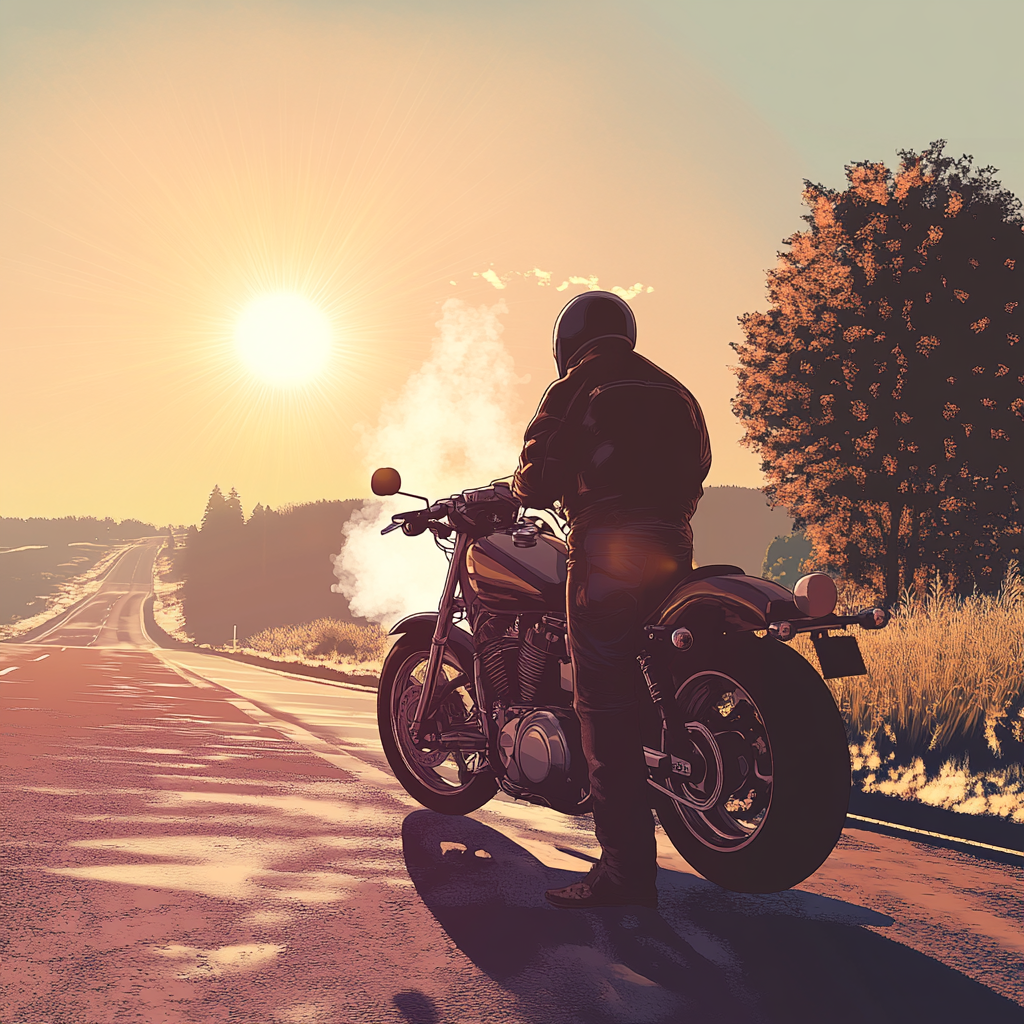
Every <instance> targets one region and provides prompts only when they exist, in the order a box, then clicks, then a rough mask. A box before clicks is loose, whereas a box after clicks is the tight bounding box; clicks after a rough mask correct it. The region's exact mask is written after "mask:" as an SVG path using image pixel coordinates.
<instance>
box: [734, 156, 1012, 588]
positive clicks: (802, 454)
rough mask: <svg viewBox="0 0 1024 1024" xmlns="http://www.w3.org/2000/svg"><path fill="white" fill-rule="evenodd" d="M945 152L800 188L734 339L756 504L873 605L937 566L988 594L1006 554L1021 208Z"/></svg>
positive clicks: (986, 174)
mask: <svg viewBox="0 0 1024 1024" xmlns="http://www.w3.org/2000/svg"><path fill="white" fill-rule="evenodd" d="M944 145H945V143H944V142H942V141H939V142H935V143H932V145H931V146H929V147H928V148H927V149H925V150H924V151H923V152H921V153H914V152H908V151H904V152H901V153H900V154H899V156H900V158H901V159H900V166H899V169H898V171H896V172H895V173H893V172H892V171H890V170H889V169H888V168H887V167H886V166H885V165H884V164H880V163H858V164H853V165H850V166H848V167H847V168H846V176H847V179H848V187H847V188H846V189H845V191H842V192H838V191H833V190H830V189H826V188H824V187H822V186H820V185H812V184H811V183H810V182H805V191H804V201H805V203H806V204H807V206H808V207H809V208H810V211H811V212H810V214H809V215H807V216H805V217H804V220H805V221H806V222H807V224H808V225H809V227H808V230H806V231H799V232H797V233H796V234H794V235H792V236H791V237H790V238H788V239H786V244H787V245H788V246H789V250H788V251H787V252H783V253H780V254H779V264H778V267H777V268H776V269H775V270H773V271H771V272H769V274H768V295H769V299H770V303H771V305H770V308H769V309H768V311H767V312H763V313H748V314H746V315H745V316H743V317H741V318H740V323H741V325H742V328H743V332H744V335H745V340H744V341H742V342H739V343H736V344H734V345H733V348H734V349H735V350H736V352H737V354H738V356H739V366H737V367H734V372H735V373H736V374H737V377H738V394H737V396H736V398H735V399H734V402H733V410H734V412H735V413H736V415H737V416H739V417H740V418H741V419H742V420H743V421H744V425H745V428H746V434H745V438H744V443H745V444H746V445H748V446H750V447H752V448H754V449H755V450H756V451H757V452H758V453H759V454H760V455H761V458H762V469H763V471H764V472H765V474H766V476H767V478H768V481H769V483H768V486H767V487H766V493H767V494H768V496H769V498H770V499H771V500H772V502H773V503H774V504H781V505H785V506H786V507H788V508H789V509H790V511H791V512H792V513H793V514H794V515H795V516H796V518H797V522H798V524H799V525H803V526H804V527H805V529H806V531H807V535H808V537H809V538H810V539H811V541H812V544H813V553H812V558H813V559H814V562H815V564H817V565H819V566H821V567H827V568H830V569H833V570H837V571H839V572H842V573H844V574H845V575H846V576H847V577H848V578H851V579H853V580H855V581H856V582H858V583H860V584H862V585H867V586H871V587H872V588H874V589H875V590H876V591H877V592H879V593H881V594H884V597H885V600H886V601H887V602H889V603H890V604H891V603H892V602H894V601H895V600H896V599H897V598H898V596H899V594H900V592H901V590H902V589H903V588H905V587H910V586H915V585H916V586H917V587H920V586H921V585H922V584H923V583H924V582H925V580H926V578H927V577H929V576H930V575H932V574H933V573H935V572H938V573H940V574H941V575H942V576H943V578H944V579H945V580H946V582H947V583H948V584H950V585H952V586H953V587H954V588H956V589H957V590H958V591H960V592H964V591H965V590H970V589H972V588H973V587H974V586H978V587H979V588H980V589H983V590H991V589H994V587H996V586H998V583H999V581H1000V580H1001V578H1002V575H1003V571H1004V569H1005V567H1006V564H1007V562H1008V561H1009V559H1011V558H1016V557H1019V555H1020V547H1021V537H1022V516H1021V505H1022V502H1024V495H1022V488H1021V482H1022V476H1024V455H1022V452H1024V345H1021V334H1022V329H1024V309H1022V308H1021V302H1022V300H1024V296H1022V294H1021V293H1022V291H1024V276H1022V275H1024V233H1022V232H1024V221H1022V217H1021V213H1020V208H1021V204H1020V201H1019V200H1018V199H1016V198H1015V197H1014V196H1013V195H1012V194H1011V193H1010V192H1008V191H1007V190H1005V189H1003V188H1002V187H1001V186H1000V184H999V182H998V181H996V180H995V178H994V174H995V169H994V168H991V167H984V168H980V169H979V168H975V167H974V166H973V159H972V158H971V157H968V156H964V157H962V158H960V159H953V158H951V157H948V156H946V155H944V154H943V147H944Z"/></svg>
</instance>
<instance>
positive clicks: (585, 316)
mask: <svg viewBox="0 0 1024 1024" xmlns="http://www.w3.org/2000/svg"><path fill="white" fill-rule="evenodd" d="M599 338H621V339H622V340H623V341H628V342H629V346H630V348H636V318H635V317H634V316H633V310H631V309H630V308H629V303H628V302H626V301H625V299H620V298H619V297H618V295H613V294H612V293H611V292H584V293H583V294H582V295H577V296H576V297H575V298H573V299H570V300H569V301H568V302H567V303H566V304H565V306H564V307H563V308H562V312H561V313H559V314H558V319H557V320H556V321H555V338H554V342H555V365H556V366H557V367H558V376H559V377H564V376H565V375H566V373H567V372H568V370H569V364H570V363H571V362H572V361H573V358H574V357H575V356H576V354H577V353H578V352H579V351H580V349H581V348H583V347H584V346H585V345H588V344H589V343H590V342H592V341H597V340H598V339H599Z"/></svg>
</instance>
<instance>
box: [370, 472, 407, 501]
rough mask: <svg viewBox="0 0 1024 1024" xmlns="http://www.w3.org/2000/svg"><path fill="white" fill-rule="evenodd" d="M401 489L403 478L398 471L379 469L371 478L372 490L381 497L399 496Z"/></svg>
mask: <svg viewBox="0 0 1024 1024" xmlns="http://www.w3.org/2000/svg"><path fill="white" fill-rule="evenodd" d="M401 489H402V478H401V476H400V475H399V473H398V470H397V469H388V468H383V469H378V470H377V471H376V472H375V473H374V474H373V476H372V477H370V490H371V491H373V493H374V494H377V495H380V496H381V497H384V496H385V495H388V494H397V493H398V492H399V491H400V490H401Z"/></svg>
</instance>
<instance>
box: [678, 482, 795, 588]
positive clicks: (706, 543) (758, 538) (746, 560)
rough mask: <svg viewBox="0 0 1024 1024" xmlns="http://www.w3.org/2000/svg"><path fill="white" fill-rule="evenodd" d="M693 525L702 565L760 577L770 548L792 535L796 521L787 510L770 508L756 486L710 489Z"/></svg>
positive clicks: (695, 554)
mask: <svg viewBox="0 0 1024 1024" xmlns="http://www.w3.org/2000/svg"><path fill="white" fill-rule="evenodd" d="M691 525H692V526H693V557H694V560H695V561H696V562H697V564H698V565H712V564H714V563H726V564H731V565H738V566H739V567H740V568H741V569H743V570H745V571H746V572H747V573H749V574H750V575H751V576H760V575H761V566H762V564H763V562H764V556H765V553H766V552H767V550H768V545H769V544H771V542H772V541H773V540H774V539H775V538H776V537H778V536H780V535H782V534H787V533H789V532H790V531H791V530H792V529H793V520H792V518H791V517H790V515H789V513H788V512H787V511H786V510H785V509H782V508H776V509H770V508H769V507H768V502H767V500H766V498H765V496H764V494H762V493H761V491H759V490H758V489H757V488H755V487H707V488H705V489H704V497H703V498H701V499H700V504H699V505H698V506H697V511H696V513H695V514H694V517H693V520H692V522H691Z"/></svg>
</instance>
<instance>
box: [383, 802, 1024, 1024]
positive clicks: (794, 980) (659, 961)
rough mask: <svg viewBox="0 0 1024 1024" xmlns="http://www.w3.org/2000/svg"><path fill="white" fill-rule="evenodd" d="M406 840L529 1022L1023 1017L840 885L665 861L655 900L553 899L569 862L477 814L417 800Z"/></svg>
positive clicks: (435, 905) (426, 892) (432, 899)
mask: <svg viewBox="0 0 1024 1024" xmlns="http://www.w3.org/2000/svg"><path fill="white" fill-rule="evenodd" d="M402 842H403V850H404V854H405V862H406V866H407V868H408V871H409V875H410V877H411V878H412V881H413V883H414V884H415V886H416V889H417V891H418V892H419V895H420V897H421V898H422V899H423V902H424V903H425V904H426V906H427V908H428V909H429V910H430V911H431V913H432V914H433V915H434V916H435V917H436V918H437V920H438V921H439V923H440V924H441V926H442V927H443V928H444V929H445V931H446V932H447V933H448V935H449V936H450V937H451V939H452V940H453V941H454V942H455V944H456V945H457V946H458V947H459V949H461V950H462V951H463V952H464V953H465V954H466V956H468V957H469V958H470V959H471V960H472V961H473V963H475V964H476V965H477V966H478V967H479V968H480V969H481V970H482V971H484V972H485V973H486V974H487V975H489V976H490V977H491V978H493V979H494V980H495V981H497V982H498V983H500V984H501V985H502V986H503V987H505V988H506V989H507V990H508V991H510V992H511V993H513V994H514V995H516V996H517V997H519V1003H520V1013H521V1014H522V1017H523V1020H525V1021H530V1022H537V1024H539V1022H542V1021H544V1022H546V1021H559V1022H570V1021H585V1022H587V1024H591V1022H592V1024H599V1022H604V1021H626V1022H629V1024H642V1022H647V1021H651V1022H669V1021H672V1022H676V1021H684V1020H700V1021H702V1022H703V1021H708V1022H711V1021H717V1022H722V1024H732V1022H739V1021H743V1022H744V1024H748V1022H749V1024H753V1022H776V1021H778V1022H779V1024H783V1022H785V1024H796V1022H803V1021H814V1022H816V1024H817V1022H824V1021H828V1022H829V1024H841V1022H846V1021H849V1022H851V1024H854V1022H855V1024H864V1022H865V1021H871V1022H872V1024H883V1022H890V1021H891V1022H894V1024H895V1022H900V1024H916V1022H918V1021H922V1022H923V1021H927V1022H929V1024H944V1022H950V1024H952V1022H954V1021H955V1022H957V1024H962V1022H963V1021H964V1020H984V1021H986V1024H997V1022H999V1024H1001V1022H1003V1021H1006V1022H1007V1024H1009V1022H1011V1021H1012V1022H1014V1024H1020V1022H1021V1020H1022V1019H1024V1011H1022V1009H1021V1007H1019V1006H1017V1005H1016V1004H1015V1003H1013V1002H1011V1001H1010V1000H1008V999H1005V998H1003V997H1002V996H999V995H997V994H996V993H994V992H992V991H991V990H990V989H988V988H985V986H983V985H981V984H979V983H978V982H975V981H972V980H971V979H969V978H967V977H965V976H964V975H962V974H960V973H959V972H957V971H954V970H952V969H950V968H948V967H946V966H945V965H944V964H941V963H939V962H937V961H935V960H932V959H930V958H929V957H927V956H925V955H923V954H921V953H918V952H916V951H914V950H912V949H909V948H907V947H906V946H903V945H900V944H899V943H896V942H892V941H890V940H888V939H886V938H884V937H883V936H880V935H877V934H875V933H874V932H871V931H867V930H866V929H865V928H864V927H862V926H864V925H871V926H875V927H885V926H887V925H890V924H892V919H891V918H888V917H886V916H885V915H883V914H878V913H875V912H874V911H871V910H867V909H865V908H863V907H857V906H855V905H853V904H849V903H844V902H842V901H840V900H833V899H829V898H827V897H824V896H816V895H814V894H812V893H806V892H801V891H798V890H791V891H789V892H786V893H780V894H778V895H774V896H741V895H737V894H735V893H729V892H726V891H725V890H722V889H720V888H718V886H715V885H713V884H711V883H710V882H707V881H705V880H704V879H702V878H699V877H697V876H695V875H686V874H682V873H678V872H672V871H664V870H663V871H660V872H659V876H658V886H659V891H660V906H659V910H657V911H655V910H646V909H644V908H640V907H627V908H605V909H600V910H589V911H579V910H573V911H566V910H558V909H556V908H554V907H552V906H550V905H549V904H548V903H547V902H546V901H545V900H544V890H545V889H550V888H553V887H558V886H562V885H566V884H568V883H569V882H571V881H575V880H577V879H578V878H579V873H577V872H569V871H560V870H557V869H554V868H549V867H546V866H545V865H544V864H542V863H541V862H540V861H538V860H537V859H536V858H535V857H534V856H532V854H530V853H528V852H527V851H526V850H524V849H523V848H522V847H521V846H519V845H518V844H516V843H515V842H513V841H512V840H511V839H509V838H507V837H506V836H504V835H502V834H501V833H500V832H496V831H495V830H494V829H491V828H488V827H487V826H486V825H483V824H481V823H480V822H478V821H474V820H473V819H471V818H462V817H450V816H447V815H442V814H436V813H434V812H433V811H427V810H419V811H414V812H412V813H411V814H409V815H408V817H406V819H405V821H404V823H403V827H402ZM441 1012H442V1018H441V1019H443V1008H441Z"/></svg>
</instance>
